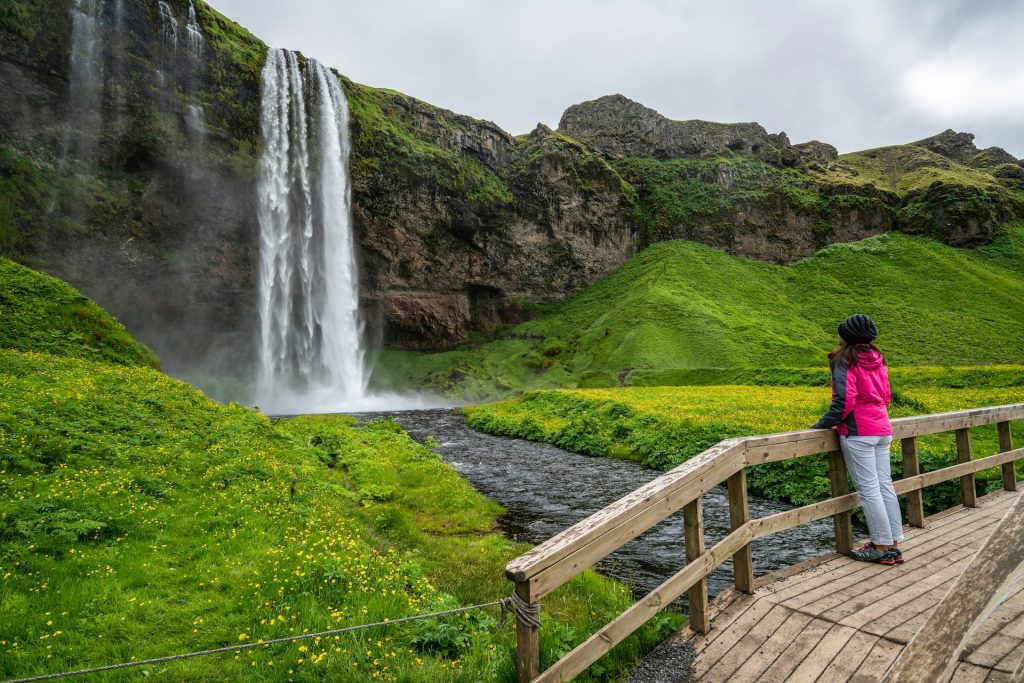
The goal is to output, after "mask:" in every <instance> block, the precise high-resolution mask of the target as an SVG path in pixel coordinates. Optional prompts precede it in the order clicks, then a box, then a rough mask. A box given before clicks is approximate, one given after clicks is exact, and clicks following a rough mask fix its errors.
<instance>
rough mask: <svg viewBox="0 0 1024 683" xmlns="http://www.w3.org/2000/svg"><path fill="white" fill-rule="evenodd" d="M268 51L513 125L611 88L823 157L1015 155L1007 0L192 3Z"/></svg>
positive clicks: (524, 128)
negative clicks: (966, 148) (896, 148)
mask: <svg viewBox="0 0 1024 683" xmlns="http://www.w3.org/2000/svg"><path fill="white" fill-rule="evenodd" d="M209 2H210V4H212V5H213V6H214V7H215V8H216V9H217V10H219V11H220V12H222V13H223V14H225V15H227V16H228V17H230V18H232V19H234V20H235V21H237V22H238V23H240V24H242V25H243V26H245V27H246V28H248V29H249V30H250V31H252V32H253V33H255V34H256V35H257V36H259V37H260V38H261V39H262V40H264V41H265V42H267V43H268V44H270V45H271V46H274V47H285V48H289V49H293V50H299V51H301V52H303V53H304V54H306V55H307V56H310V57H314V58H316V59H318V60H320V61H321V62H323V63H325V64H327V65H329V66H332V67H335V68H337V69H338V71H339V72H341V73H343V74H345V75H346V76H348V77H349V78H351V79H353V80H355V81H357V82H359V83H364V84H367V85H372V86H377V87H386V88H392V89H395V90H399V91H401V92H404V93H406V94H408V95H412V96H414V97H417V98H419V99H422V100H425V101H427V102H430V103H431V104H434V105H437V106H440V107H444V108H446V109H451V110H453V111H456V112H459V113H461V114H468V115H470V116H473V117H476V118H481V119H487V120H490V121H494V122H495V123H497V124H498V125H499V126H501V127H502V128H504V129H505V130H507V131H509V132H510V133H513V134H520V133H526V132H529V131H530V130H532V129H533V128H534V127H535V126H536V125H537V123H538V122H542V123H545V124H547V125H548V126H550V127H552V128H556V127H557V125H558V120H559V118H560V117H561V115H562V112H563V111H564V110H565V109H566V108H567V107H568V106H570V105H572V104H575V103H577V102H582V101H585V100H592V99H595V98H597V97H601V96H602V95H608V94H612V93H622V94H623V95H625V96H627V97H629V98H631V99H633V100H636V101H637V102H640V103H642V104H644V105H646V106H648V107H651V108H653V109H656V110H658V111H659V112H661V113H662V114H664V115H665V116H667V117H669V118H672V119H681V120H682V119H705V120H710V121H721V122H739V121H756V122H758V123H760V124H761V125H763V126H764V127H765V128H767V129H768V131H769V132H780V131H784V132H785V133H787V134H788V135H789V138H790V140H791V141H792V142H794V143H798V142H805V141H807V140H812V139H814V140H821V141H823V142H828V143H831V144H833V145H835V146H836V147H837V148H838V149H839V151H840V152H841V153H842V152H852V151H857V150H861V149H868V148H872V147H880V146H884V145H891V144H901V143H905V142H911V141H914V140H919V139H921V138H924V137H928V136H931V135H934V134H936V133H940V132H942V131H943V130H946V129H947V128H952V129H954V130H957V131H966V132H971V133H974V134H975V140H974V142H975V144H976V145H977V146H978V147H979V148H984V147H989V146H998V147H1003V148H1004V149H1006V150H1007V151H1009V152H1010V153H1011V154H1013V155H1014V156H1016V157H1018V158H1021V157H1024V49H1022V48H1021V46H1022V45H1024V2H1021V1H1018V0H899V1H898V2H894V1H892V0H856V1H855V2H851V1H850V0H771V1H769V0H760V1H755V0H742V1H741V0H703V1H701V2H693V1H691V0H586V1H584V0H504V1H499V0H432V1H431V2H426V1H425V0H419V1H417V0H361V1H359V2H356V1H353V0H343V1H338V0H333V1H332V0H288V1H287V2H282V0H209Z"/></svg>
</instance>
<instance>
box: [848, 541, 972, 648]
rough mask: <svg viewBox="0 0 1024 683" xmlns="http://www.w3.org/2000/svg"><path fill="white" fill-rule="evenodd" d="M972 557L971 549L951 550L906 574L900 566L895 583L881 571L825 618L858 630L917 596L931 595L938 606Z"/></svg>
mask: <svg viewBox="0 0 1024 683" xmlns="http://www.w3.org/2000/svg"><path fill="white" fill-rule="evenodd" d="M947 547H948V546H947ZM973 554H974V548H973V547H967V548H964V547H960V548H951V549H950V551H949V554H948V555H947V556H944V557H941V558H932V560H931V561H930V562H928V561H922V562H920V563H918V564H917V565H916V566H915V567H914V568H913V569H911V570H909V571H907V565H903V567H902V569H903V570H904V571H903V572H902V573H901V575H900V576H898V577H896V578H895V579H894V578H892V576H891V574H892V573H894V572H886V571H884V570H885V568H884V567H881V568H880V569H881V571H879V572H878V573H877V574H876V576H875V577H872V578H873V579H874V580H873V581H866V582H864V583H863V584H862V585H863V586H864V591H863V592H860V591H859V590H858V592H857V595H856V597H855V598H854V599H853V600H846V601H844V602H843V603H841V604H839V605H836V606H834V607H832V608H831V609H829V611H828V614H829V616H830V617H832V618H834V619H835V620H836V621H838V622H839V623H840V624H843V625H844V626H852V627H853V628H857V629H860V628H864V627H865V626H867V625H869V624H871V623H872V622H874V621H876V620H877V619H879V618H881V617H883V616H885V615H886V614H888V613H889V611H890V610H894V609H900V606H902V605H904V604H906V603H907V602H910V601H911V600H913V599H914V598H915V597H918V596H920V595H925V594H928V593H932V592H933V591H934V593H933V595H932V599H933V600H934V601H935V602H938V601H939V600H941V598H942V595H943V594H944V593H945V591H946V589H947V588H948V586H949V585H950V583H951V582H953V581H955V580H956V579H957V578H959V576H960V574H961V572H962V571H963V568H964V565H965V564H966V563H967V561H968V560H970V558H971V556H972V555H973ZM859 588H860V587H859V586H858V589H859ZM933 604H934V603H933Z"/></svg>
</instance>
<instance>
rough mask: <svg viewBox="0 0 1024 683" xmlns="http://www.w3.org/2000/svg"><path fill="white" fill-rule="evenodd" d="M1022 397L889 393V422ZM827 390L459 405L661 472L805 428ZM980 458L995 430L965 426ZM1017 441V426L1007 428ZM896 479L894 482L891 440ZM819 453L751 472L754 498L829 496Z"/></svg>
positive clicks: (519, 433) (505, 430)
mask: <svg viewBox="0 0 1024 683" xmlns="http://www.w3.org/2000/svg"><path fill="white" fill-rule="evenodd" d="M1020 401H1024V386H1009V387H992V388H979V389H953V388H945V387H944V388H931V387H919V388H908V389H906V390H905V391H901V392H897V393H896V395H895V396H894V402H893V406H892V407H891V410H890V413H891V414H892V416H894V417H898V416H905V415H914V414H923V413H930V412H942V411H946V410H958V409H962V408H969V407H975V406H982V405H995V404H1002V403H1015V402H1020ZM828 403H829V393H828V389H827V388H815V387H777V386H696V387H642V388H618V389H575V390H551V391H533V392H528V393H526V394H524V395H523V396H521V397H520V398H517V399H513V400H510V401H503V402H499V403H491V404H486V405H481V406H471V407H468V408H465V409H464V412H465V414H466V416H467V420H468V423H469V425H470V426H471V427H473V428H474V429H479V430H481V431H484V432H487V433H490V434H498V435H503V436H512V437H518V438H522V439H529V440H531V441H540V442H544V443H550V444H554V445H556V446H559V447H561V448H565V449H567V450H570V451H574V452H577V453H584V454H587V455H594V456H604V457H610V458H622V459H628V460H634V461H637V462H641V463H643V464H645V465H647V466H649V467H653V468H656V469H659V470H667V469H671V468H672V467H675V466H676V465H678V464H680V463H682V462H685V461H686V460H688V459H689V458H691V457H693V456H694V455H696V454H698V453H700V452H701V451H703V450H705V449H707V448H709V447H711V446H713V445H714V444H716V443H718V442H719V441H722V440H723V439H727V438H732V437H737V436H749V435H754V434H769V433H773V432H782V431H790V430H797V429H805V428H807V427H808V425H810V424H812V423H813V422H814V421H815V420H817V419H818V418H819V417H820V416H821V415H822V414H823V413H824V412H825V410H826V409H827V407H828ZM971 437H972V442H973V444H974V449H975V450H974V452H975V454H976V455H977V456H978V457H980V456H982V455H990V454H992V453H995V452H996V451H997V450H998V437H997V435H996V431H995V429H994V427H991V426H990V427H980V428H976V429H972V430H971ZM1014 437H1015V438H1016V439H1017V440H1018V441H1019V440H1021V439H1024V427H1021V426H1019V425H1017V426H1015V428H1014ZM918 446H919V450H920V459H921V465H922V469H923V471H929V470H932V469H937V468H939V467H945V466H948V465H950V464H953V463H955V462H956V450H955V446H954V444H953V442H952V440H951V439H949V438H948V437H944V436H941V435H939V436H934V437H923V438H921V439H920V440H919V444H918ZM893 472H894V476H896V477H898V476H902V469H901V467H900V463H899V444H895V445H894V463H893ZM827 475H828V468H827V464H826V462H825V459H824V456H810V457H807V458H800V459H797V460H789V461H784V462H779V463H771V464H768V465H759V466H757V467H754V468H751V470H750V472H749V473H748V486H749V489H750V491H751V492H752V493H755V494H757V495H759V496H762V497H764V498H767V499H770V500H780V501H786V502H789V503H792V504H794V505H806V504H808V503H813V502H817V501H819V500H824V499H825V498H828V497H829V496H830V495H831V491H830V487H829V482H828V476H827ZM977 481H978V487H979V492H980V493H987V492H989V491H990V490H995V489H997V488H999V487H1000V486H1001V485H1002V479H1001V473H1000V471H999V468H995V469H993V470H985V471H983V472H979V473H978V476H977ZM959 497H960V488H959V485H958V484H957V483H955V482H952V483H946V484H941V485H938V486H934V487H929V488H928V489H925V493H924V498H925V505H926V508H927V509H928V511H930V512H931V511H938V510H941V509H945V508H947V507H949V506H951V505H955V504H958V503H959V502H960V499H959Z"/></svg>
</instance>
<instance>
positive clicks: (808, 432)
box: [743, 403, 1024, 465]
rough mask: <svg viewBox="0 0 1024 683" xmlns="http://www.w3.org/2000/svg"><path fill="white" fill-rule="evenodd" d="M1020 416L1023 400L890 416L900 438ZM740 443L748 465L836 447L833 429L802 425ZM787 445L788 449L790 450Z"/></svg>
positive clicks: (812, 453)
mask: <svg viewBox="0 0 1024 683" xmlns="http://www.w3.org/2000/svg"><path fill="white" fill-rule="evenodd" d="M1021 419H1024V403H1013V404H1007V405H1001V406H989V407H985V408H971V409H969V410H956V411H952V412H947V413H933V414H930V415H915V416H913V417H900V418H896V419H894V420H892V427H893V433H894V434H893V438H896V439H903V438H907V437H910V436H924V435H926V434H938V433H941V432H951V431H954V430H956V429H963V428H966V427H978V426H981V425H986V424H993V423H995V422H999V421H1005V420H1021ZM743 444H744V446H745V447H746V451H747V464H749V465H757V464H760V463H764V462H774V461H775V460H780V459H781V460H786V459H788V458H790V457H798V456H803V455H814V454H816V453H826V452H828V451H832V450H836V449H838V448H839V442H838V439H837V437H836V435H835V433H834V432H831V430H823V429H804V430H801V431H797V432H780V433H778V434H766V435H764V436H752V437H747V438H746V439H743ZM790 449H792V451H791V452H790ZM780 456H781V457H780Z"/></svg>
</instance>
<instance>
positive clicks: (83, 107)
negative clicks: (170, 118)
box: [61, 0, 103, 166]
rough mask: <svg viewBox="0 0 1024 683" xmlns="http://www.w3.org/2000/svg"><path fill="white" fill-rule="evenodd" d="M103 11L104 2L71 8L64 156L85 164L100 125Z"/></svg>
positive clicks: (78, 0)
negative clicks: (69, 72) (66, 126)
mask: <svg viewBox="0 0 1024 683" xmlns="http://www.w3.org/2000/svg"><path fill="white" fill-rule="evenodd" d="M102 12H103V0H75V2H74V4H72V6H71V78H70V80H69V86H68V88H69V93H68V95H69V97H68V100H69V116H68V121H69V126H68V132H67V137H66V139H65V144H64V148H65V151H64V154H65V159H66V157H67V155H68V153H74V156H76V157H77V158H78V159H80V160H82V161H84V162H86V163H89V162H91V161H93V155H94V152H95V148H96V137H97V136H98V135H99V130H100V126H101V124H102V104H103V59H102V56H103V54H102V53H103V40H102V30H101V29H102V26H101V22H102ZM70 122H74V126H73V127H72V125H71V123H70ZM73 130H74V132H72V131H73ZM61 165H62V166H63V161H62V163H61Z"/></svg>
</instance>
